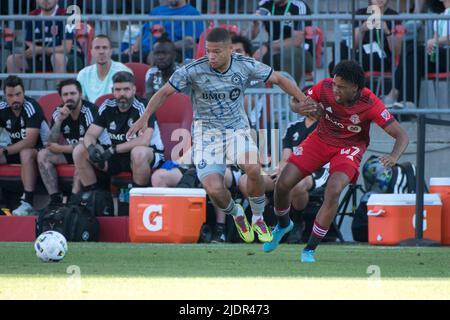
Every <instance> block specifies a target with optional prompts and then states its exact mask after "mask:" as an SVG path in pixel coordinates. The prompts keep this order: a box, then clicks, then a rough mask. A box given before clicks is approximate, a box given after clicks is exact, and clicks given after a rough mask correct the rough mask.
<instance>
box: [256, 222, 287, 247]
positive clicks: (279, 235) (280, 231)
mask: <svg viewBox="0 0 450 320" xmlns="http://www.w3.org/2000/svg"><path fill="white" fill-rule="evenodd" d="M293 228H294V223H293V222H292V220H289V225H288V226H287V227H285V228H281V227H280V226H279V225H278V224H277V225H276V226H275V229H273V231H272V236H273V239H272V241H270V242H266V243H264V244H263V251H264V252H271V251H273V250H275V249H276V248H277V247H278V245H279V244H280V241H281V239H283V236H284V235H285V234H286V233H288V232H289V231H291V230H292V229H293Z"/></svg>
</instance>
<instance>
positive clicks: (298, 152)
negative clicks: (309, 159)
mask: <svg viewBox="0 0 450 320" xmlns="http://www.w3.org/2000/svg"><path fill="white" fill-rule="evenodd" d="M292 151H293V153H294V155H296V156H301V155H302V154H303V147H294V149H293V150H292Z"/></svg>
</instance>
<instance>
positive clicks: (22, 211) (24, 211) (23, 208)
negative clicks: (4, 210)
mask: <svg viewBox="0 0 450 320" xmlns="http://www.w3.org/2000/svg"><path fill="white" fill-rule="evenodd" d="M32 212H33V207H32V206H31V204H29V203H28V202H25V201H23V200H20V206H18V207H17V208H16V209H14V210H13V212H12V214H13V215H15V216H18V217H25V216H29V215H31V213H32Z"/></svg>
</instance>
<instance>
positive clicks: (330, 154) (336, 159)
mask: <svg viewBox="0 0 450 320" xmlns="http://www.w3.org/2000/svg"><path fill="white" fill-rule="evenodd" d="M365 151H366V146H353V147H337V146H333V145H330V144H326V143H324V142H323V141H322V140H320V139H319V137H318V136H317V134H316V133H315V132H313V133H312V134H310V135H309V137H308V138H306V139H305V140H304V141H303V142H302V143H301V144H300V145H299V146H298V147H296V148H294V151H293V152H292V153H291V155H290V157H289V159H288V162H290V163H292V164H293V165H295V166H296V167H297V168H298V169H299V170H300V172H301V173H302V174H303V176H305V177H306V176H309V175H310V174H312V173H313V172H315V171H316V170H318V169H319V168H321V167H322V166H324V165H325V164H327V163H328V162H329V163H330V175H332V174H333V173H334V172H342V173H345V174H346V175H347V176H348V178H349V180H350V183H356V180H358V176H359V165H360V163H361V159H362V156H363V154H364V152H365Z"/></svg>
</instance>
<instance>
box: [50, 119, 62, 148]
mask: <svg viewBox="0 0 450 320" xmlns="http://www.w3.org/2000/svg"><path fill="white" fill-rule="evenodd" d="M60 134H61V123H58V122H55V124H54V125H53V127H52V129H51V130H50V134H49V135H48V139H47V142H48V143H51V142H58V139H59V136H60Z"/></svg>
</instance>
